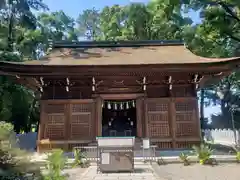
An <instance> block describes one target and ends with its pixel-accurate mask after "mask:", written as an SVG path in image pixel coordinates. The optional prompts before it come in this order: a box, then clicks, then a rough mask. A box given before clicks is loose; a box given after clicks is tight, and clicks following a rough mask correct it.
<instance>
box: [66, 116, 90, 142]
mask: <svg viewBox="0 0 240 180" xmlns="http://www.w3.org/2000/svg"><path fill="white" fill-rule="evenodd" d="M90 122H91V114H79V115H72V122H71V138H72V139H78V138H79V139H81V138H83V137H88V136H90V128H91V126H90Z"/></svg>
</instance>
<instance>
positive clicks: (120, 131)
mask: <svg viewBox="0 0 240 180" xmlns="http://www.w3.org/2000/svg"><path fill="white" fill-rule="evenodd" d="M102 108H103V109H102V136H136V127H137V126H136V122H137V120H136V106H135V101H134V100H130V101H129V100H123V101H122V100H121V101H112V100H111V101H108V100H106V101H104V103H103V107H102Z"/></svg>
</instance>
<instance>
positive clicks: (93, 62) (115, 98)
mask: <svg viewBox="0 0 240 180" xmlns="http://www.w3.org/2000/svg"><path fill="white" fill-rule="evenodd" d="M239 64H240V58H237V57H235V58H225V59H217V58H215V59H213V58H203V57H199V56H196V55H194V54H193V53H192V52H190V51H189V50H188V49H187V48H186V47H185V46H184V44H182V43H181V42H176V41H137V42H130V41H125V42H60V43H55V44H54V45H53V47H52V50H51V52H50V53H49V54H48V55H46V56H45V57H44V58H42V59H40V60H33V61H25V62H22V63H17V62H16V63H15V62H5V61H4V59H2V60H1V62H0V74H2V75H8V76H12V77H13V78H14V79H16V80H17V82H19V83H21V84H23V85H25V86H27V87H29V88H31V89H33V90H34V91H39V92H40V93H41V101H40V102H41V117H40V125H39V132H38V150H40V151H42V150H46V149H48V148H49V144H46V139H48V140H49V141H50V143H51V147H54V148H64V149H68V150H70V149H71V148H72V147H74V146H79V145H83V144H84V145H87V144H89V143H92V142H94V141H95V139H96V136H136V137H137V138H139V139H140V138H143V137H149V138H150V140H151V143H152V144H156V145H158V146H159V148H185V147H189V146H192V145H193V144H196V143H199V142H200V140H201V132H200V121H199V109H198V100H197V95H196V92H197V89H198V88H200V87H202V86H203V85H204V84H206V83H208V82H209V81H210V80H212V79H213V78H217V79H220V78H222V77H223V76H226V75H228V74H229V73H231V71H232V70H234V69H235V68H238V67H239Z"/></svg>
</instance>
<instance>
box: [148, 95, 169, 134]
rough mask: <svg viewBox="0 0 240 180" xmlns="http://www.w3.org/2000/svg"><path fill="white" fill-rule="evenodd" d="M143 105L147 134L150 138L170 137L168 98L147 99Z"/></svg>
mask: <svg viewBox="0 0 240 180" xmlns="http://www.w3.org/2000/svg"><path fill="white" fill-rule="evenodd" d="M145 106H146V113H145V115H146V116H145V121H147V123H146V124H145V125H146V126H147V136H148V137H150V138H166V137H170V127H169V99H164V98H157V99H147V100H146V101H145Z"/></svg>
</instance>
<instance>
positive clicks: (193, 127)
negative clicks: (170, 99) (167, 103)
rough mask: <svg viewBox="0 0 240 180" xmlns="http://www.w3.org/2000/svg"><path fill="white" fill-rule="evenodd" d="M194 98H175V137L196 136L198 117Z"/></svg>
mask: <svg viewBox="0 0 240 180" xmlns="http://www.w3.org/2000/svg"><path fill="white" fill-rule="evenodd" d="M196 101H197V99H196V98H185V99H184V100H178V99H176V102H175V109H176V113H175V114H176V126H177V131H176V136H177V137H198V132H199V131H200V130H199V129H198V121H199V120H198V119H197V117H198V116H197V114H196V113H197V112H198V111H197V109H196Z"/></svg>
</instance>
